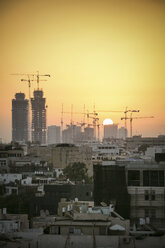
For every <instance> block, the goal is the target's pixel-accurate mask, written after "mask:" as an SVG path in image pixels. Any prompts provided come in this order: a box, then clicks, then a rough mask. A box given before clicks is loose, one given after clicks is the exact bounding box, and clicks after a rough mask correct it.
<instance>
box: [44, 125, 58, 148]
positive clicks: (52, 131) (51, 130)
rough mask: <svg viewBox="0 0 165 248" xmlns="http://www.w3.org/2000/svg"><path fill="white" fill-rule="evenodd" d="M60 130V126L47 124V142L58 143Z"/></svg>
mask: <svg viewBox="0 0 165 248" xmlns="http://www.w3.org/2000/svg"><path fill="white" fill-rule="evenodd" d="M60 132H61V128H60V126H56V125H53V126H48V136H47V138H48V144H49V145H50V144H57V143H60V141H61V140H60Z"/></svg>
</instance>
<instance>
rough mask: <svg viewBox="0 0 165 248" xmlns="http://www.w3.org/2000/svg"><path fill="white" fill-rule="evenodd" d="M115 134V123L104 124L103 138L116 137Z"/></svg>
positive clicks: (116, 132)
mask: <svg viewBox="0 0 165 248" xmlns="http://www.w3.org/2000/svg"><path fill="white" fill-rule="evenodd" d="M117 134H118V125H117V124H109V125H104V139H108V138H113V139H116V138H117Z"/></svg>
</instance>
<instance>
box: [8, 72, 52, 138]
mask: <svg viewBox="0 0 165 248" xmlns="http://www.w3.org/2000/svg"><path fill="white" fill-rule="evenodd" d="M10 75H14V76H26V77H27V78H26V79H25V78H22V79H21V82H28V88H29V139H30V140H31V137H30V134H31V131H30V130H31V128H30V126H31V122H30V109H31V108H30V104H31V93H30V88H31V82H32V81H37V88H38V90H39V81H46V80H40V77H43V76H44V77H50V75H49V74H44V75H41V74H39V71H37V73H12V74H10ZM35 76H36V77H37V79H36V80H35V79H34V77H35Z"/></svg>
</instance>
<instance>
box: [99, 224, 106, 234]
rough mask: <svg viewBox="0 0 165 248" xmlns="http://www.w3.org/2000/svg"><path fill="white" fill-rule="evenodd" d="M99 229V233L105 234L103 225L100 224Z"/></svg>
mask: <svg viewBox="0 0 165 248" xmlns="http://www.w3.org/2000/svg"><path fill="white" fill-rule="evenodd" d="M99 230H100V232H99V233H100V235H106V227H105V226H100V228H99Z"/></svg>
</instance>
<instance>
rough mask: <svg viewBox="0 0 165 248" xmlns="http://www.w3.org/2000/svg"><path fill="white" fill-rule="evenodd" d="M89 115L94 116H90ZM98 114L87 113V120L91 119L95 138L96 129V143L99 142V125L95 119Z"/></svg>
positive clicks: (97, 119)
mask: <svg viewBox="0 0 165 248" xmlns="http://www.w3.org/2000/svg"><path fill="white" fill-rule="evenodd" d="M90 115H94V116H90ZM97 115H98V113H96V112H94V113H87V119H89V118H91V119H93V127H94V136H95V138H96V127H97V131H98V133H97V138H98V141H99V140H100V124H99V118H98V117H97Z"/></svg>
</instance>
